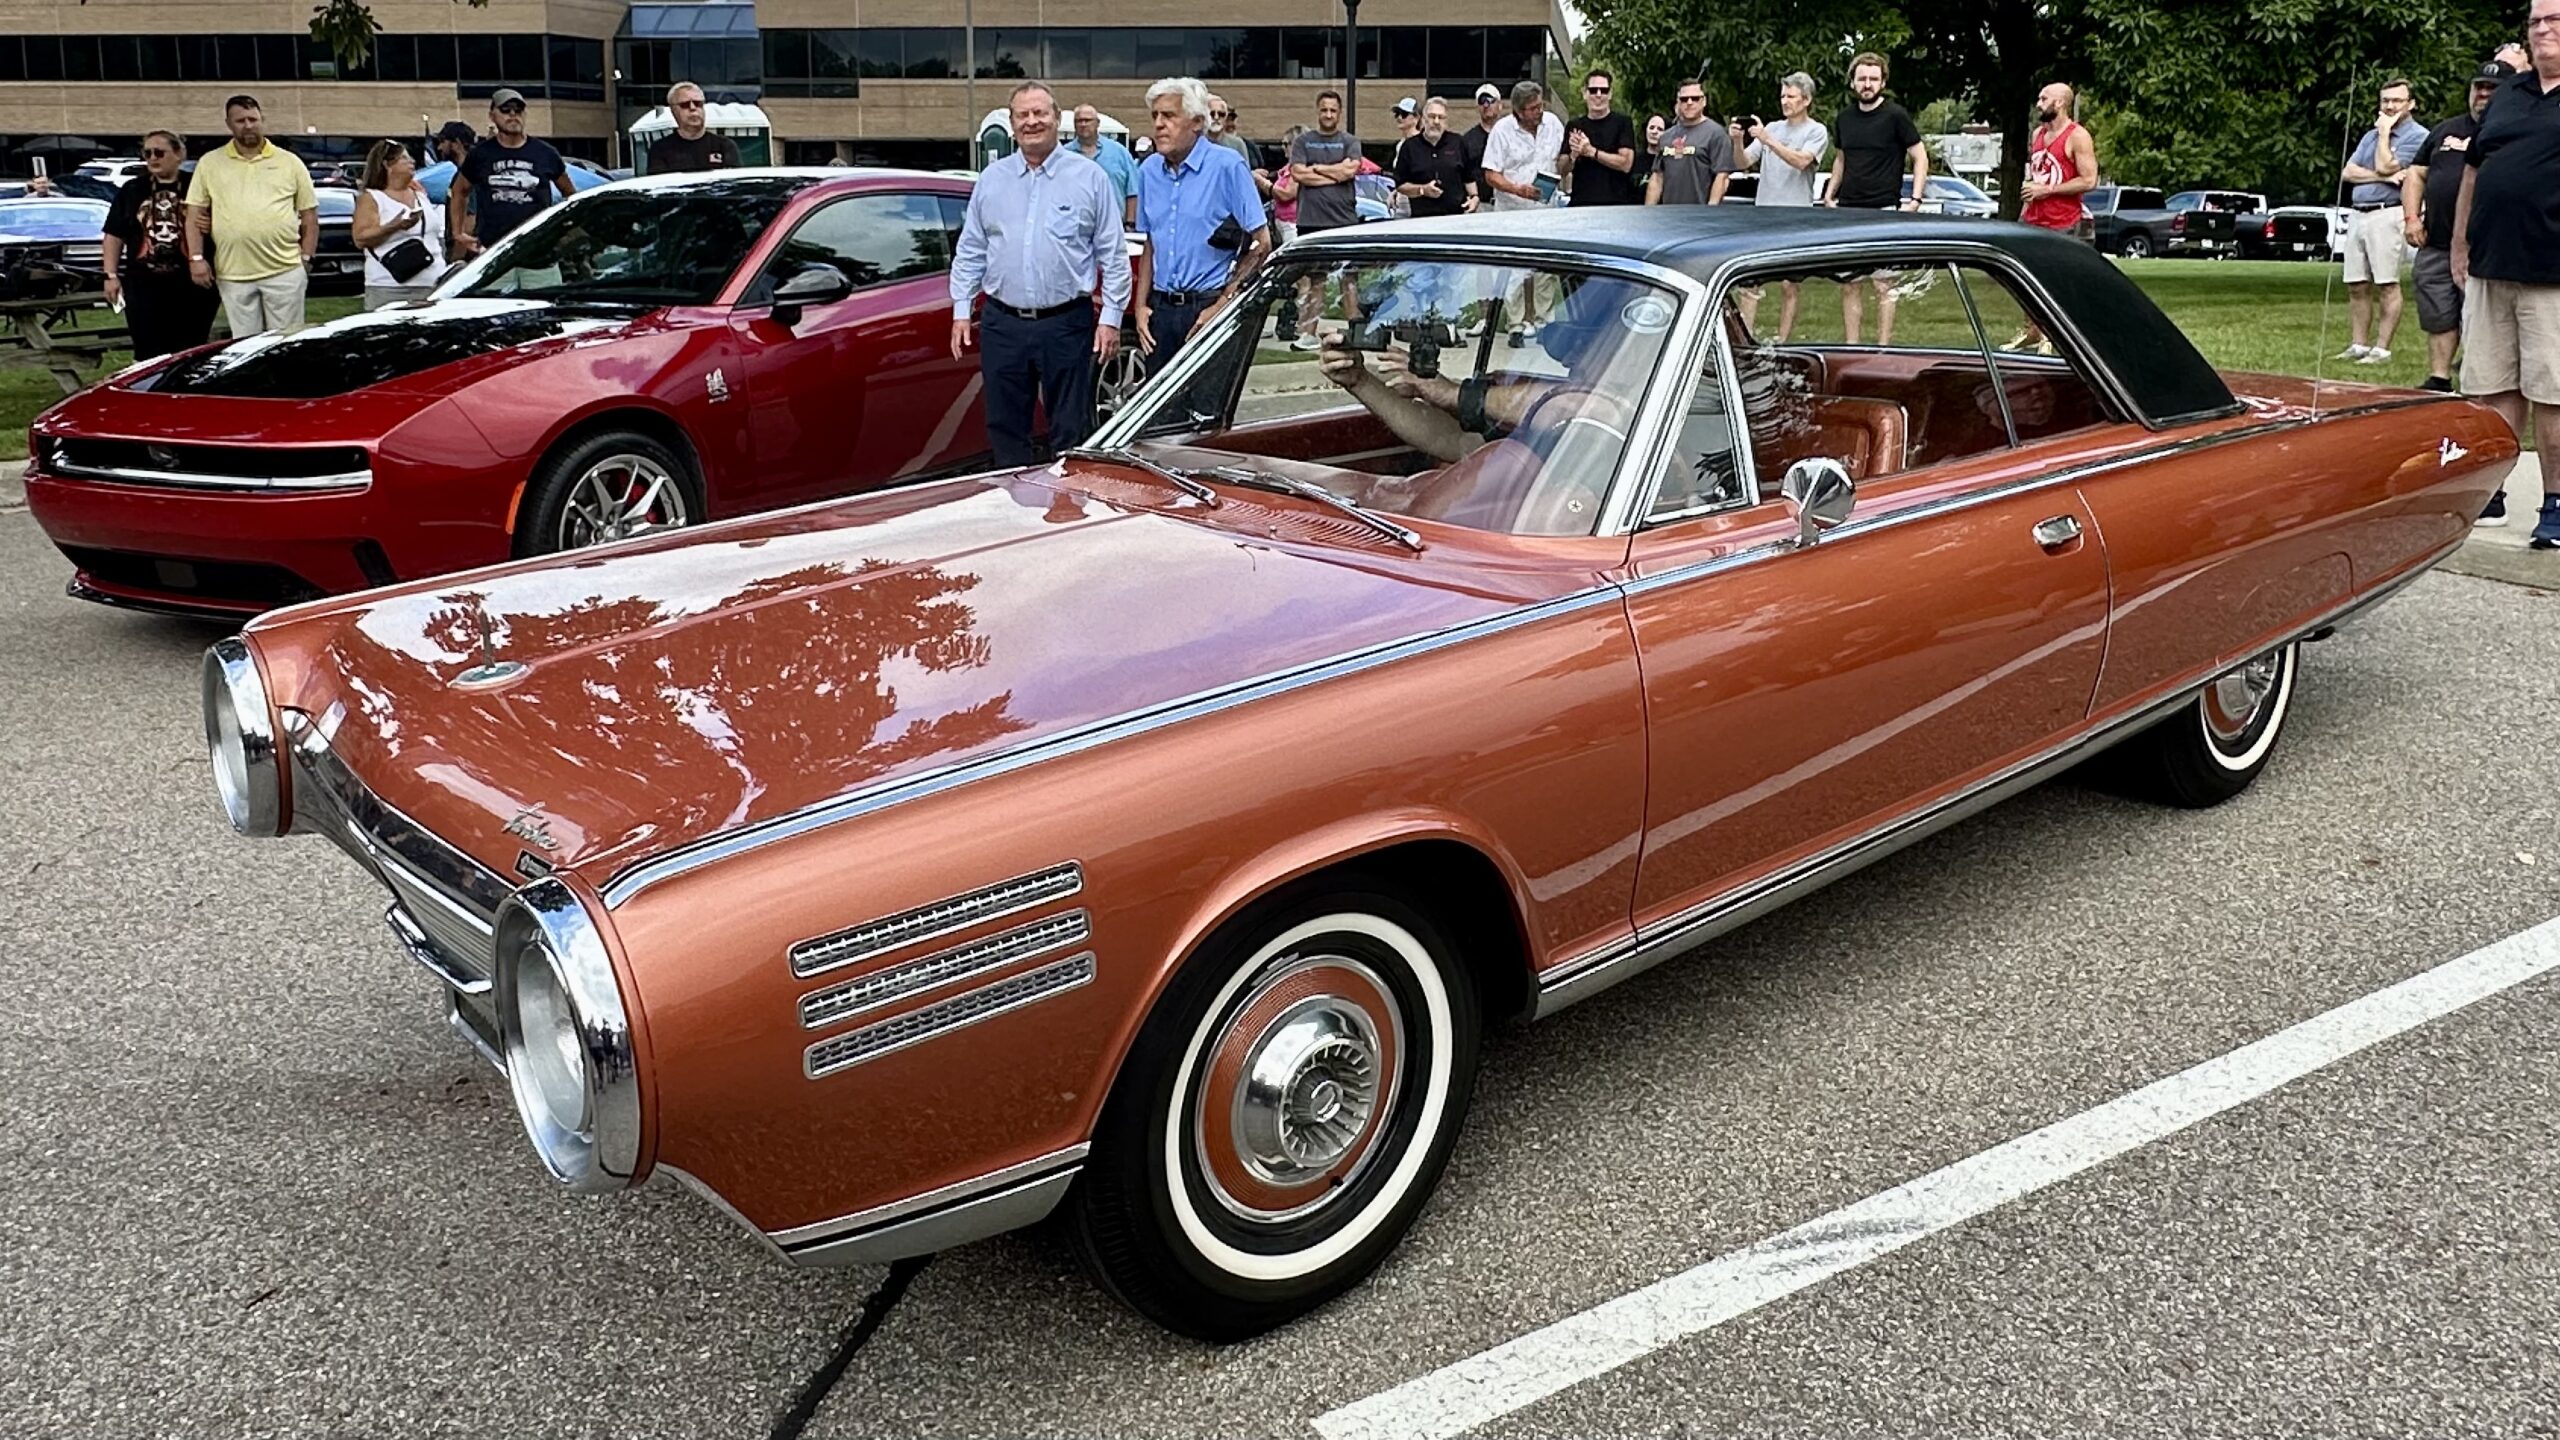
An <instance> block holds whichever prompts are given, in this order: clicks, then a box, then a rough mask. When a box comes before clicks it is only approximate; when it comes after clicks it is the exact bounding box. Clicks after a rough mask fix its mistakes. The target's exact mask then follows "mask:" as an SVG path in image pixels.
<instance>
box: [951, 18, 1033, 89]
mask: <svg viewBox="0 0 2560 1440" xmlns="http://www.w3.org/2000/svg"><path fill="white" fill-rule="evenodd" d="M964 43H965V42H964ZM977 60H978V78H979V79H981V80H1025V79H1029V78H1030V77H1031V76H1032V75H1033V74H1034V73H1035V72H1037V70H1038V69H1039V66H1040V32H1039V31H1037V30H1024V29H1004V30H994V29H984V28H982V29H980V30H979V31H978V38H977Z"/></svg>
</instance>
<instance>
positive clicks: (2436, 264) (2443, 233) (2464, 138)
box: [2400, 60, 2516, 515]
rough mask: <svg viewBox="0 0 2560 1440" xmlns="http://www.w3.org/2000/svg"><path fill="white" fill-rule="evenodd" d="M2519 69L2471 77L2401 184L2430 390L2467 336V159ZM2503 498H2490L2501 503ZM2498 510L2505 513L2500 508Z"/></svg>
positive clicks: (2500, 64) (2448, 370) (2449, 369)
mask: <svg viewBox="0 0 2560 1440" xmlns="http://www.w3.org/2000/svg"><path fill="white" fill-rule="evenodd" d="M2515 74H2516V67H2514V66H2513V65H2509V64H2507V63H2506V62H2505V61H2503V60H2491V61H2489V62H2488V63H2486V64H2484V65H2482V66H2481V67H2480V69H2479V71H2478V72H2477V73H2476V74H2474V75H2473V76H2472V77H2471V103H2470V105H2469V106H2468V107H2467V108H2465V109H2464V110H2463V112H2462V113H2461V114H2459V115H2456V116H2454V117H2453V118H2452V119H2450V120H2446V121H2444V122H2443V123H2441V124H2439V125H2437V126H2436V128H2435V129H2433V130H2430V131H2428V132H2427V139H2426V143H2425V144H2423V145H2420V146H2419V147H2418V158H2417V160H2416V161H2415V162H2414V163H2412V164H2411V165H2410V167H2409V183H2408V184H2407V185H2405V186H2403V187H2401V197H2400V211H2401V219H2402V221H2403V223H2404V226H2405V229H2406V232H2407V238H2408V241H2409V243H2410V244H2412V245H2415V246H2417V247H2418V258H2417V261H2416V265H2417V281H2418V328H2419V329H2421V330H2424V331H2425V332H2427V388H2428V389H2430V390H2451V389H2452V388H2453V352H2454V347H2455V346H2456V345H2458V344H2459V343H2461V340H2462V287H2461V286H2459V285H2456V284H2454V283H2453V207H2454V204H2455V202H2456V201H2458V200H2459V199H2460V198H2461V196H2462V170H2463V159H2464V157H2465V156H2467V155H2469V154H2470V152H2471V139H2472V137H2473V136H2475V135H2478V134H2479V133H2480V116H2481V115H2482V114H2483V113H2484V112H2485V111H2487V110H2488V108H2489V97H2490V96H2492V95H2495V94H2497V93H2498V87H2499V86H2501V85H2503V84H2505V83H2507V82H2508V81H2509V80H2512V79H2514V78H2515ZM2504 498H2505V497H2503V496H2495V497H2492V499H2491V502H2490V503H2491V504H2492V505H2497V503H2498V501H2500V500H2503V499H2504ZM2499 514H2501V515H2503V514H2505V510H2504V507H2503V506H2501V507H2499Z"/></svg>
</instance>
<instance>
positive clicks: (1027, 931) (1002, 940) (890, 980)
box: [800, 910, 1093, 1030]
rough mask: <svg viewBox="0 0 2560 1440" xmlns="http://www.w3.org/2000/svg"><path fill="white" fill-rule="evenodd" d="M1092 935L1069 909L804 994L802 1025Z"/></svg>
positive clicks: (1081, 915)
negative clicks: (1063, 912) (1060, 913)
mask: <svg viewBox="0 0 2560 1440" xmlns="http://www.w3.org/2000/svg"><path fill="white" fill-rule="evenodd" d="M1092 934H1093V924H1092V921H1091V920H1090V919H1089V918H1088V917H1087V916H1086V914H1085V912H1083V911H1082V910H1070V911H1068V912H1067V913H1066V914H1064V915H1053V916H1050V917H1049V918H1047V919H1045V920H1034V921H1032V922H1031V923H1030V924H1028V925H1017V926H1015V927H1014V928H1012V929H1010V930H1007V931H1004V932H1002V933H1000V934H995V935H990V936H988V937H987V938H985V939H983V940H972V941H970V942H969V943H968V944H966V945H955V946H953V947H952V948H950V949H948V950H938V951H936V952H934V953H933V954H931V955H926V956H922V957H919V958H917V959H914V960H907V961H902V962H900V963H898V964H896V965H892V966H890V967H888V968H887V969H885V970H875V971H873V972H872V973H870V974H868V975H865V976H862V977H861V978H859V979H856V980H848V981H846V982H844V983H843V984H841V985H831V986H829V987H828V988H826V989H824V990H819V991H815V992H813V993H811V994H808V995H804V996H802V997H800V1023H801V1025H802V1026H804V1027H806V1028H808V1029H811V1030H819V1029H824V1028H825V1027H827V1026H829V1025H833V1024H835V1023H836V1022H838V1021H840V1020H850V1019H852V1018H853V1017H854V1016H856V1015H860V1014H863V1013H864V1012H866V1011H870V1010H876V1009H878V1008H880V1007H881V1006H883V1005H886V1004H888V1003H889V1002H891V1001H893V1000H900V999H904V998H905V997H907V996H909V995H916V994H921V993H923V992H924V991H927V990H932V989H935V988H937V987H940V986H943V985H948V984H951V983H952V982H953V981H957V980H972V979H975V978H977V977H978V976H981V975H984V974H987V973H988V972H990V971H994V970H1000V969H1002V968H1004V967H1005V966H1007V965H1010V964H1012V963H1014V962H1015V961H1017V960H1027V959H1029V958H1031V957H1032V956H1034V955H1045V954H1047V953H1048V952H1049V951H1052V950H1064V949H1066V948H1067V947H1069V946H1071V945H1081V944H1083V943H1084V942H1085V941H1086V940H1087V939H1089V938H1091V936H1092Z"/></svg>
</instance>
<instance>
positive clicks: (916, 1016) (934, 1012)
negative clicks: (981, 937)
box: [801, 950, 1094, 1080]
mask: <svg viewBox="0 0 2560 1440" xmlns="http://www.w3.org/2000/svg"><path fill="white" fill-rule="evenodd" d="M1093 974H1094V960H1093V952H1092V951H1090V950H1087V951H1085V952H1084V953H1083V954H1081V955H1070V956H1068V957H1067V958H1066V959H1064V960H1056V961H1052V962H1050V963H1049V964H1046V965H1043V966H1041V967H1040V968H1039V969H1037V970H1025V971H1023V972H1022V973H1021V974H1019V975H1014V976H1010V977H1008V978H1006V979H1003V980H998V981H996V982H995V983H993V984H991V985H981V986H979V987H978V988H977V989H975V990H965V991H962V992H961V993H960V994H957V995H954V996H952V997H951V998H950V999H948V1000H936V1001H935V1002H933V1003H932V1004H930V1005H926V1006H923V1007H921V1008H919V1009H914V1010H910V1011H908V1012H907V1013H905V1014H904V1015H893V1016H891V1017H889V1018H888V1019H886V1020H875V1021H873V1022H872V1023H871V1024H868V1025H865V1026H863V1027H862V1028H861V1029H859V1030H848V1031H846V1032H845V1033H843V1034H841V1035H837V1036H833V1037H831V1038H829V1039H825V1040H821V1041H819V1042H818V1043H817V1044H815V1045H812V1046H810V1047H809V1049H808V1052H807V1053H806V1054H805V1055H803V1056H802V1057H801V1064H802V1068H803V1070H804V1071H805V1072H806V1073H807V1075H808V1077H809V1078H810V1079H812V1080H818V1079H823V1078H825V1077H826V1076H829V1075H833V1074H835V1073H836V1072H838V1071H840V1070H847V1069H851V1068H852V1067H854V1066H856V1065H861V1064H865V1063H868V1062H870V1061H873V1060H877V1059H879V1058H880V1057H881V1056H883V1055H894V1054H896V1053H897V1052H899V1051H901V1050H904V1049H906V1048H907V1047H909V1046H911V1045H921V1044H923V1043H924V1042H925V1041H927V1040H938V1039H941V1038H942V1037H943V1036H945V1035H948V1034H950V1033H951V1032H952V1031H954V1030H965V1029H967V1028H968V1027H970V1026H972V1025H975V1024H978V1023H980V1022H981V1021H986V1020H993V1019H994V1018H996V1017H997V1016H999V1015H1003V1014H1007V1013H1010V1012H1012V1011H1015V1010H1019V1009H1021V1008H1022V1007H1024V1006H1025V1005H1036V1004H1038V1003H1040V1002H1041V1001H1043V1000H1050V999H1055V998H1056V997H1058V996H1060V995H1064V994H1066V993H1067V992H1068V991H1070V990H1078V989H1082V988H1083V987H1084V986H1086V985H1089V984H1091V983H1093Z"/></svg>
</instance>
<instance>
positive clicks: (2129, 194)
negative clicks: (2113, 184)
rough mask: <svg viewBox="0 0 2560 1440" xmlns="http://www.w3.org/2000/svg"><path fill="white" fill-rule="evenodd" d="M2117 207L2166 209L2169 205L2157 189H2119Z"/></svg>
mask: <svg viewBox="0 0 2560 1440" xmlns="http://www.w3.org/2000/svg"><path fill="white" fill-rule="evenodd" d="M2116 208H2117V209H2119V210H2166V209H2168V208H2169V206H2168V202H2167V201H2165V200H2163V199H2161V197H2160V192H2159V191H2157V190H2119V191H2117V192H2116Z"/></svg>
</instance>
